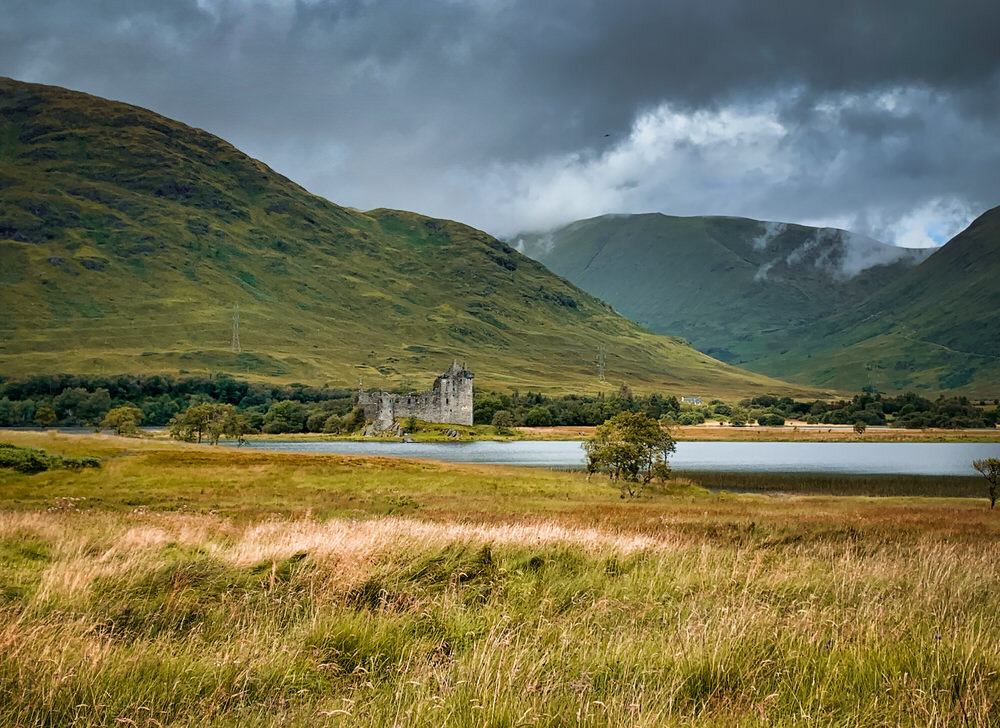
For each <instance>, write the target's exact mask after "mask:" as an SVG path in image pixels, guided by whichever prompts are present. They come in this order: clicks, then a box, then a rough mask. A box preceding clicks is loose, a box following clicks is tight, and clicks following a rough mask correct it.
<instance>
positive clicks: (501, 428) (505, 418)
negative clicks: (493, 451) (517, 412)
mask: <svg viewBox="0 0 1000 728" xmlns="http://www.w3.org/2000/svg"><path fill="white" fill-rule="evenodd" d="M492 424H493V428H494V429H495V430H496V431H497V434H498V435H509V434H510V433H511V432H513V431H514V416H513V415H512V414H511V413H510V412H508V411H507V410H497V411H496V412H494V413H493V422H492Z"/></svg>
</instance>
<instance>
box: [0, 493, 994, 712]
mask: <svg viewBox="0 0 1000 728" xmlns="http://www.w3.org/2000/svg"><path fill="white" fill-rule="evenodd" d="M803 507H804V508H806V509H808V508H810V507H811V506H809V504H808V503H804V504H803ZM757 508H759V509H760V511H759V513H756V515H757V517H759V518H761V520H763V519H764V518H765V516H766V513H765V509H764V508H763V506H762V505H761V501H759V500H754V499H748V500H746V501H745V502H743V509H744V511H745V512H746V514H747V515H748V516H754V515H755V509H757ZM812 517H813V518H814V519H818V520H819V521H820V522H821V523H823V519H824V518H828V519H829V518H830V516H824V515H823V512H822V509H819V508H816V509H815V510H814V512H813V513H812ZM677 520H678V522H679V521H681V520H683V519H677ZM828 525H829V524H828ZM0 548H2V549H3V551H2V553H3V556H4V558H3V560H2V562H0V564H2V566H0V577H2V578H0V583H2V584H3V592H2V606H0V617H2V622H0V725H5V726H6V725H9V726H17V727H21V726H57V725H58V726H62V725H79V726H121V725H136V726H167V725H173V726H178V725H199V726H201V725H208V726H237V725H260V726H278V725H292V726H307V725H308V726H316V725H348V726H384V725H400V726H402V725H417V726H419V725H428V726H430V725H433V726H442V725H454V726H462V725H477V726H478V725H509V726H515V725H566V724H580V725H592V726H625V725H628V726H633V725H634V726H661V725H706V726H707V725H829V726H846V725H859V726H860V725H865V726H869V725H885V726H888V725H894V726H895V725H913V726H917V725H919V726H967V725H970V726H989V725H997V724H1000V703H998V698H1000V618H998V615H997V609H996V607H997V602H996V598H997V594H1000V545H998V542H997V540H996V539H995V538H987V537H984V538H983V539H980V540H978V541H976V540H972V539H969V538H967V537H963V538H961V539H952V538H951V537H950V536H948V535H947V534H946V535H944V536H940V535H936V534H935V533H933V532H928V533H924V534H920V535H917V536H916V537H914V535H913V534H912V533H911V532H910V531H909V530H908V529H907V528H906V527H905V524H904V523H902V522H900V523H895V524H894V522H881V523H879V524H878V525H877V527H874V526H873V527H871V528H868V529H865V528H861V529H855V530H844V529H831V528H823V527H816V528H811V529H806V530H802V531H799V532H797V536H796V537H795V538H791V539H784V540H782V539H779V538H775V533H774V532H773V531H770V530H768V529H763V528H755V529H749V528H747V529H744V530H742V531H741V532H740V533H739V534H738V537H732V538H730V537H726V538H720V537H719V535H718V534H716V533H713V532H709V531H703V532H700V533H697V532H692V531H691V529H688V528H680V527H678V523H674V522H672V519H670V518H664V519H662V520H660V521H659V525H658V526H657V527H656V528H655V529H654V528H651V527H649V525H648V524H646V523H645V522H643V524H642V527H641V528H632V527H628V526H627V525H620V524H619V525H611V521H609V522H608V524H607V525H589V526H585V525H579V524H575V523H573V522H572V521H570V520H559V519H547V520H544V521H543V520H537V521H530V520H525V519H516V520H511V521H508V522H500V521H490V522H486V521H481V520H480V521H477V520H471V519H464V520H456V521H445V522H441V521H428V520H424V519H417V518H401V517H383V518H374V519H370V520H362V521H350V520H330V521H325V522H321V521H317V520H314V519H312V518H266V519H252V520H232V519H226V518H219V517H215V516H211V515H195V514H171V513H117V514H116V513H107V512H89V513H88V512H68V513H59V512H51V513H39V512H30V513H2V514H0Z"/></svg>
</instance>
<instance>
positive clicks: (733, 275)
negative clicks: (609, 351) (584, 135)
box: [514, 210, 1000, 396]
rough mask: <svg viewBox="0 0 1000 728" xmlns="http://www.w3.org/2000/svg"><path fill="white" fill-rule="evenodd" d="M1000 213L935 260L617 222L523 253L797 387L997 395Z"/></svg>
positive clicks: (664, 328)
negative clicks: (871, 387) (945, 391)
mask: <svg viewBox="0 0 1000 728" xmlns="http://www.w3.org/2000/svg"><path fill="white" fill-rule="evenodd" d="M998 218H1000V214H998V212H997V211H996V210H993V211H990V212H989V213H987V214H985V215H983V216H982V217H981V218H980V219H979V220H977V221H976V222H975V223H973V225H972V226H971V227H970V228H969V229H968V230H967V231H965V232H963V233H962V234H960V235H959V236H957V237H956V238H955V239H954V240H952V241H951V242H949V243H948V244H947V245H945V246H944V247H943V248H941V249H939V250H937V251H936V252H934V253H933V254H932V255H931V252H932V251H917V250H906V249H901V248H896V247H894V246H887V245H882V244H880V243H878V242H876V241H873V240H870V239H867V238H863V237H860V236H856V235H852V234H851V233H847V232H845V231H837V230H829V229H817V228H810V227H806V226H801V225H791V224H783V223H765V222H760V221H757V220H747V219H742V218H727V217H690V218H680V217H668V216H665V215H658V214H652V215H607V216H603V217H599V218H594V219H591V220H582V221H579V222H576V223H573V224H571V225H568V226H566V227H564V228H561V229H559V230H556V231H553V232H551V233H546V234H536V235H521V236H519V237H518V238H517V239H516V240H515V241H514V243H515V244H516V245H517V246H518V247H519V248H521V249H522V250H524V252H526V253H527V254H528V255H531V256H532V257H535V258H536V259H538V260H540V261H542V262H544V263H545V264H546V265H547V266H549V267H550V268H551V269H552V270H554V271H555V272H557V273H559V274H561V275H564V276H566V277H567V278H568V279H569V280H571V281H573V282H574V283H576V284H577V285H579V286H581V287H582V288H584V289H585V290H587V291H589V292H591V293H593V294H595V295H597V296H600V297H601V298H603V299H604V300H606V301H608V302H609V303H611V304H612V305H613V306H614V307H615V308H616V309H617V310H618V311H620V312H621V313H623V314H624V315H626V316H628V317H629V318H631V319H633V320H635V321H638V322H641V323H642V324H644V325H645V326H647V327H649V328H650V329H651V330H653V331H657V332H660V333H664V334H673V335H677V336H682V337H685V338H687V339H688V340H689V341H691V343H692V344H693V345H694V346H696V347H697V348H699V349H700V350H702V351H705V352H707V353H709V354H712V355H713V356H716V357H718V358H721V359H724V360H726V361H729V362H731V363H734V364H738V365H739V366H742V367H746V368H748V369H752V370H754V371H759V372H762V373H766V374H768V375H769V376H775V377H779V378H783V379H787V380H790V381H799V382H803V383H811V384H814V385H816V386H821V387H830V388H837V389H843V390H855V391H856V390H858V389H861V388H862V387H866V386H874V387H876V388H878V389H881V390H886V391H898V390H906V389H915V390H918V391H924V392H937V391H940V390H949V389H954V390H958V391H960V392H962V393H967V394H978V395H983V396H995V395H996V393H997V392H998V391H1000V367H998V362H997V357H998V355H1000V338H998V334H1000V319H998V317H997V316H996V313H995V312H996V311H997V310H1000V283H998V281H1000V219H998Z"/></svg>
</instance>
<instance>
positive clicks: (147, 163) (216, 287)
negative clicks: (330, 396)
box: [0, 79, 812, 396]
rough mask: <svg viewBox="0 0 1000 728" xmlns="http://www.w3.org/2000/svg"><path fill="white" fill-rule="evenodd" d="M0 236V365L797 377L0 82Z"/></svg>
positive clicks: (416, 376) (154, 132)
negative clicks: (720, 356) (648, 327)
mask: <svg viewBox="0 0 1000 728" xmlns="http://www.w3.org/2000/svg"><path fill="white" fill-rule="evenodd" d="M0 253H2V259H3V265H2V266H0V311H2V315H0V375H6V376H10V375H15V376H16V375H23V374H28V373H44V372H53V373H54V372H68V373H74V372H79V373H93V374H101V373H118V372H129V373H146V372H174V373H180V374H184V373H202V374H213V373H223V372H224V373H229V374H234V375H239V376H242V377H249V378H255V379H273V380H275V381H281V382H292V381H307V382H311V383H323V382H328V383H331V384H335V385H341V386H355V385H357V383H358V380H359V378H363V379H364V382H365V384H366V385H367V386H397V387H413V388H424V387H426V386H427V384H428V382H429V381H431V380H432V379H433V378H434V376H436V375H437V374H439V373H440V371H441V370H442V369H444V368H445V367H447V366H448V365H449V364H450V363H451V362H452V359H453V358H456V357H457V358H458V359H459V360H460V361H466V362H467V363H468V366H469V368H470V369H472V370H473V371H474V372H475V373H476V382H477V387H482V388H497V389H511V388H521V389H522V390H523V389H528V388H535V389H539V390H546V391H570V390H574V389H578V388H580V387H584V386H585V387H587V388H589V389H597V388H600V387H605V388H609V389H610V388H612V387H613V388H615V389H617V387H618V386H620V384H621V383H622V382H627V383H628V384H630V385H631V386H633V387H636V388H640V389H657V390H661V391H673V392H681V393H684V392H697V393H704V394H716V395H725V396H732V395H737V394H741V393H751V392H767V391H773V392H785V393H789V394H791V393H794V392H801V393H806V392H811V391H812V390H808V389H803V388H802V387H793V386H789V385H787V384H785V383H782V382H777V381H775V380H772V379H768V378H767V377H763V376H760V375H756V374H751V373H747V372H743V371H741V370H738V369H734V368H732V367H729V366H726V365H724V364H722V363H720V362H718V361H715V360H713V359H711V358H709V357H707V356H705V355H704V354H701V353H699V352H697V351H695V350H693V349H691V348H690V347H688V346H686V345H684V344H683V343H682V342H680V341H679V340H676V339H671V338H667V337H662V336H656V335H653V334H650V333H649V332H647V331H644V330H643V329H641V328H640V327H639V326H636V325H635V324H633V323H631V322H629V321H627V320H625V319H623V318H622V317H620V316H619V315H617V314H615V313H614V312H612V311H611V310H610V309H609V307H607V305H606V304H603V303H602V302H601V301H598V300H597V299H595V298H593V297H592V296H590V295H588V294H586V293H584V292H583V291H581V290H580V289H579V288H577V287H575V286H573V285H571V284H570V283H568V282H566V281H565V280H562V279H560V278H559V277H557V276H555V275H553V274H552V273H550V272H549V271H548V270H547V269H545V268H544V267H543V266H542V265H540V264H539V263H537V262H535V261H534V260H531V259H530V258H527V257H525V256H523V255H521V254H520V253H518V252H517V251H515V250H513V249H512V248H510V247H509V246H507V245H506V244H504V243H502V242H500V241H498V240H496V239H495V238H493V237H491V236H489V235H487V234H486V233H484V232H482V231H479V230H475V229H473V228H470V227H468V226H465V225H462V224H460V223H457V222H452V221H448V220H437V219H432V218H427V217H424V216H421V215H418V214H415V213H411V212H405V211H397V210H385V209H379V210H372V211H369V212H367V213H362V212H358V211H356V210H352V209H350V208H345V207H340V206H338V205H335V204H333V203H330V202H328V201H326V200H323V199H321V198H319V197H316V196H315V195H311V194H309V193H308V192H307V191H305V190H304V189H302V188H301V187H299V186H298V185H296V184H294V183H293V182H291V181H290V180H288V179H286V178H285V177H283V176H281V175H279V174H277V173H275V172H274V171H273V170H271V169H269V168H268V167H267V166H266V165H264V164H263V163H261V162H259V161H257V160H255V159H252V158H250V157H248V156H246V155H245V154H243V153H241V152H240V151H239V150H237V149H235V148H234V147H233V146H232V145H230V144H228V143H226V142H225V141H223V140H221V139H219V138H217V137H214V136H212V135H211V134H208V133H207V132H204V131H201V130H198V129H193V128H191V127H187V126H185V125H183V124H181V123H178V122H176V121H173V120H170V119H167V118H165V117H163V116H160V115H158V114H155V113H153V112H150V111H148V110H145V109H141V108H138V107H135V106H129V105H127V104H122V103H117V102H113V101H108V100H105V99H100V98H97V97H94V96H89V95H86V94H82V93H78V92H73V91H69V90H66V89H61V88H56V87H50V86H41V85H37V84H27V83H22V82H18V81H14V80H10V79H0ZM236 305H238V306H239V311H238V314H239V318H238V320H239V326H238V330H237V326H236V323H235V318H236V317H235V315H234V314H235V311H234V306H236ZM236 333H238V334H239V344H240V345H239V346H238V347H237V346H235V345H234V344H235V341H233V339H234V338H235V336H234V335H235V334H236ZM599 346H601V347H604V349H605V351H606V362H605V371H606V374H607V378H608V381H607V382H603V383H602V382H599V381H598V378H597V365H596V358H597V349H598V347H599Z"/></svg>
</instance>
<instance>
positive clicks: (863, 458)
mask: <svg viewBox="0 0 1000 728" xmlns="http://www.w3.org/2000/svg"><path fill="white" fill-rule="evenodd" d="M230 444H232V443H230ZM249 447H252V448H258V449H266V450H279V451H284V452H312V453H340V454H348V455H383V456H390V457H406V458H426V459H433V460H447V461H449V462H456V463H486V464H495V465H533V466H536V467H547V468H582V467H583V463H584V456H583V450H582V448H581V447H580V443H579V442H575V441H570V442H565V441H564V442H550V441H545V442H542V441H521V442H454V443H452V442H434V443H424V442H411V443H406V442H377V441H368V442H344V441H338V442H315V441H313V442H294V441H285V440H267V441H254V442H252V443H251V444H250V445H249ZM989 457H1000V443H964V442H963V443H958V442H891V443H882V442H879V443H870V442H679V443H677V453H676V454H675V455H674V457H672V458H671V460H670V462H671V465H672V466H673V467H674V468H676V469H678V470H723V471H743V472H792V473H794V472H801V473H851V474H870V473H889V474H892V473H897V474H908V475H975V472H976V471H975V470H973V468H972V461H973V460H977V459H980V458H989Z"/></svg>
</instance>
